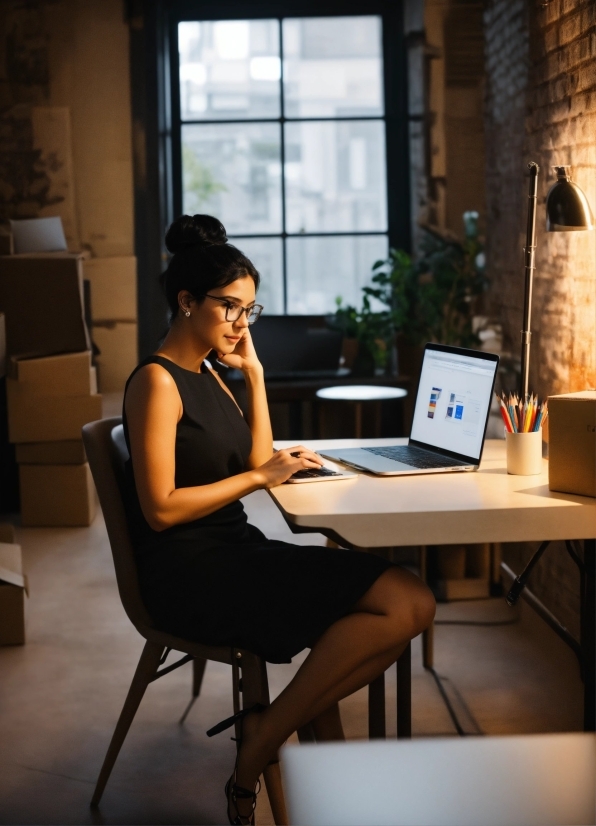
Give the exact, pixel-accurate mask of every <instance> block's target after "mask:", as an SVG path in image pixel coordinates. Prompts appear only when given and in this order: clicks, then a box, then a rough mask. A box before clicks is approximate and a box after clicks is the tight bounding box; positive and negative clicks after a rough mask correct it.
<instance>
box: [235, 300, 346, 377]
mask: <svg viewBox="0 0 596 826" xmlns="http://www.w3.org/2000/svg"><path fill="white" fill-rule="evenodd" d="M250 334H251V336H252V340H253V343H254V345H255V349H256V351H257V353H258V356H259V360H260V361H261V364H262V365H263V370H264V372H265V378H267V379H300V378H337V377H338V376H340V375H342V371H341V369H340V366H339V359H340V356H341V345H342V338H343V336H342V334H341V333H340V332H339V331H338V330H331V329H330V328H329V327H328V326H327V324H326V322H325V316H311V315H303V316H299V315H296V316H287V315H283V316H279V315H277V316H276V315H262V316H261V318H260V319H259V323H258V324H255V325H254V327H251V328H250ZM347 372H349V371H347V370H344V371H343V373H347Z"/></svg>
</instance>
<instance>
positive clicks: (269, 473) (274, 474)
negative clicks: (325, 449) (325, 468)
mask: <svg viewBox="0 0 596 826" xmlns="http://www.w3.org/2000/svg"><path fill="white" fill-rule="evenodd" d="M322 465H323V460H322V459H321V457H320V456H318V455H317V454H316V453H313V451H312V450H309V449H308V448H307V447H304V445H296V447H285V448H283V449H282V450H277V451H276V452H275V453H274V454H273V456H272V457H271V459H269V461H267V462H265V464H264V465H261V466H260V467H258V468H256V470H255V471H254V473H256V474H258V476H259V478H260V487H263V488H266V489H269V488H274V487H275V486H276V485H282V484H283V483H284V482H287V480H288V479H289V478H290V476H292V474H294V473H297V472H298V471H299V470H306V469H308V468H320V467H322Z"/></svg>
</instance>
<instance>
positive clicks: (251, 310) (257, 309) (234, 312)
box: [205, 293, 263, 324]
mask: <svg viewBox="0 0 596 826" xmlns="http://www.w3.org/2000/svg"><path fill="white" fill-rule="evenodd" d="M205 298H211V299H213V301H220V302H221V303H222V304H225V306H226V321H238V320H239V319H241V318H242V313H246V318H247V320H248V323H249V324H254V323H255V321H257V320H258V318H259V316H260V315H261V313H262V312H263V306H262V304H253V305H252V307H243V306H242V305H241V304H234V302H233V301H229V300H228V299H227V298H219V297H218V296H216V295H209V293H205Z"/></svg>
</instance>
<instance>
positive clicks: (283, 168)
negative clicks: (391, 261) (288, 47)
mask: <svg viewBox="0 0 596 826" xmlns="http://www.w3.org/2000/svg"><path fill="white" fill-rule="evenodd" d="M279 65H280V71H279V96H280V113H281V119H280V124H279V128H280V130H281V135H280V163H281V231H282V238H281V247H282V250H281V255H282V258H281V260H282V267H283V273H282V284H283V305H284V314H285V315H287V313H288V268H287V255H286V249H287V245H286V129H285V125H284V119H285V100H284V42H283V25H282V18H281V17H280V18H279Z"/></svg>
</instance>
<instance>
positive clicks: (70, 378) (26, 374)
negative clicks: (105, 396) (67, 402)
mask: <svg viewBox="0 0 596 826" xmlns="http://www.w3.org/2000/svg"><path fill="white" fill-rule="evenodd" d="M8 375H9V377H10V378H11V380H13V381H17V382H18V384H19V389H18V392H19V393H21V394H22V395H36V396H89V395H91V394H92V393H96V392H97V379H96V376H95V368H94V367H92V366H91V352H90V351H89V350H83V352H81V353H66V354H64V355H60V356H44V357H43V358H21V357H19V356H12V358H11V359H10V361H9V365H8Z"/></svg>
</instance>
